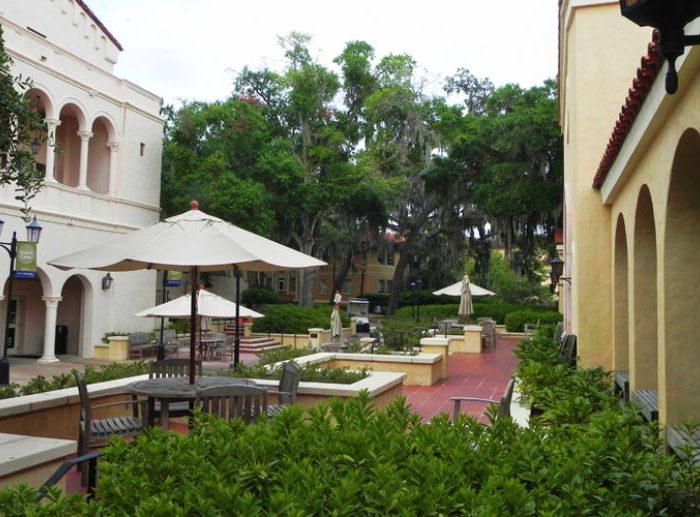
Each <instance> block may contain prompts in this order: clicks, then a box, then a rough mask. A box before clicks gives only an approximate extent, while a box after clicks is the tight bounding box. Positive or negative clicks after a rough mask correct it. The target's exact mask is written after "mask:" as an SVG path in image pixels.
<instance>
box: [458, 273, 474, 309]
mask: <svg viewBox="0 0 700 517" xmlns="http://www.w3.org/2000/svg"><path fill="white" fill-rule="evenodd" d="M473 312H474V308H473V307H472V293H471V290H470V289H469V275H464V278H462V287H461V293H460V297H459V310H458V311H457V314H458V315H459V316H469V315H470V314H472V313H473Z"/></svg>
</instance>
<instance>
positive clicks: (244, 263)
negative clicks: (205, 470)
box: [49, 201, 326, 383]
mask: <svg viewBox="0 0 700 517" xmlns="http://www.w3.org/2000/svg"><path fill="white" fill-rule="evenodd" d="M49 264H51V265H52V266H56V267H58V268H60V269H64V270H66V269H72V268H82V269H95V270H98V271H112V272H114V271H137V270H140V269H161V270H166V271H189V273H190V283H191V284H192V293H191V294H192V296H191V297H190V303H191V306H190V329H191V331H190V363H191V364H190V383H194V374H195V367H194V355H195V329H196V319H197V297H196V296H195V293H196V286H197V276H198V275H199V273H200V272H202V271H223V270H227V269H233V270H234V272H235V276H236V298H237V299H236V301H237V302H240V300H239V297H240V271H242V270H244V271H283V270H286V269H307V268H318V267H321V266H324V265H326V263H325V262H323V261H321V260H318V259H316V258H314V257H310V256H309V255H305V254H304V253H301V252H299V251H296V250H293V249H291V248H288V247H287V246H283V245H282V244H278V243H276V242H274V241H271V240H269V239H266V238H264V237H261V236H259V235H256V234H254V233H251V232H248V231H246V230H243V229H242V228H239V227H237V226H234V225H232V224H230V223H227V222H226V221H224V220H222V219H219V218H218V217H214V216H211V215H208V214H206V213H204V212H202V211H200V210H199V203H198V202H197V201H192V202H191V203H190V210H189V211H187V212H185V213H183V214H180V215H176V216H173V217H169V218H167V219H166V220H165V221H161V222H159V223H156V224H153V225H151V226H148V227H146V228H142V229H140V230H137V231H134V232H131V233H127V234H125V235H122V236H120V237H117V238H115V239H112V240H111V241H108V242H105V243H103V244H98V245H96V246H92V247H90V248H87V249H85V250H82V251H78V252H76V253H72V254H70V255H66V256H63V257H59V258H56V259H53V260H50V261H49ZM237 305H238V306H240V303H238V304H237ZM239 316H240V314H239V313H238V311H237V314H236V338H235V352H234V364H237V363H238V360H239V350H240V348H239V347H240V329H239V319H238V318H239Z"/></svg>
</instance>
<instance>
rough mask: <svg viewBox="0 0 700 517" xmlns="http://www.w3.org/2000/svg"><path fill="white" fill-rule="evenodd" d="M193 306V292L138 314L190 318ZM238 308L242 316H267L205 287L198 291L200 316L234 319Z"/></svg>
mask: <svg viewBox="0 0 700 517" xmlns="http://www.w3.org/2000/svg"><path fill="white" fill-rule="evenodd" d="M191 307H192V294H190V293H188V294H183V295H182V296H180V297H178V298H175V299H174V300H170V301H169V302H167V303H162V304H160V305H156V306H155V307H151V308H150V309H144V310H142V311H139V312H137V313H136V316H139V317H142V318H189V317H190V311H191ZM236 310H238V313H239V315H240V317H242V318H262V317H263V316H265V315H264V314H261V313H259V312H256V311H254V310H252V309H249V308H248V307H244V306H243V305H241V306H240V307H238V306H237V305H236V304H235V303H234V302H232V301H230V300H227V299H226V298H224V297H222V296H219V295H218V294H214V293H212V292H210V291H207V290H205V289H199V290H198V291H197V314H198V315H199V316H205V317H207V318H216V319H233V318H234V315H235V314H236Z"/></svg>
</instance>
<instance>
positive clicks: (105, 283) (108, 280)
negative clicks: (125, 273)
mask: <svg viewBox="0 0 700 517" xmlns="http://www.w3.org/2000/svg"><path fill="white" fill-rule="evenodd" d="M112 282H114V278H112V275H110V274H109V273H107V274H106V275H105V276H103V277H102V290H104V291H106V290H108V289H109V288H110V287H112Z"/></svg>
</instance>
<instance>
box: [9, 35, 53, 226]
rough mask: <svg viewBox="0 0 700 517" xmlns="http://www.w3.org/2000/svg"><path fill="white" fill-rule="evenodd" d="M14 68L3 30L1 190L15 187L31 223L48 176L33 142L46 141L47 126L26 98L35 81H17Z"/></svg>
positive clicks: (17, 198)
mask: <svg viewBox="0 0 700 517" xmlns="http://www.w3.org/2000/svg"><path fill="white" fill-rule="evenodd" d="M11 64H12V60H11V59H10V57H9V56H8V55H7V53H6V52H5V42H4V39H3V33H2V28H0V170H1V171H2V173H1V174H0V186H1V185H12V186H13V187H14V189H15V199H16V200H17V201H19V202H20V203H21V204H22V206H21V208H20V211H21V212H22V215H23V217H24V219H25V220H26V221H27V222H29V218H30V214H29V212H30V210H31V208H30V207H29V202H30V201H31V200H32V198H34V196H36V195H37V193H38V192H39V191H40V190H41V188H42V186H43V180H44V173H43V172H41V171H39V170H38V169H37V168H36V163H35V160H34V154H33V153H32V150H31V147H32V141H33V140H35V139H36V140H40V139H42V138H43V136H42V135H45V134H46V124H45V122H44V121H43V120H42V117H41V115H40V114H39V111H38V110H37V107H36V106H34V105H33V102H34V101H33V100H32V99H28V98H25V96H24V94H25V93H26V91H27V90H29V89H30V88H31V87H32V81H31V79H28V78H23V77H22V76H18V77H14V76H13V75H12V73H11V70H10V66H11Z"/></svg>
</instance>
